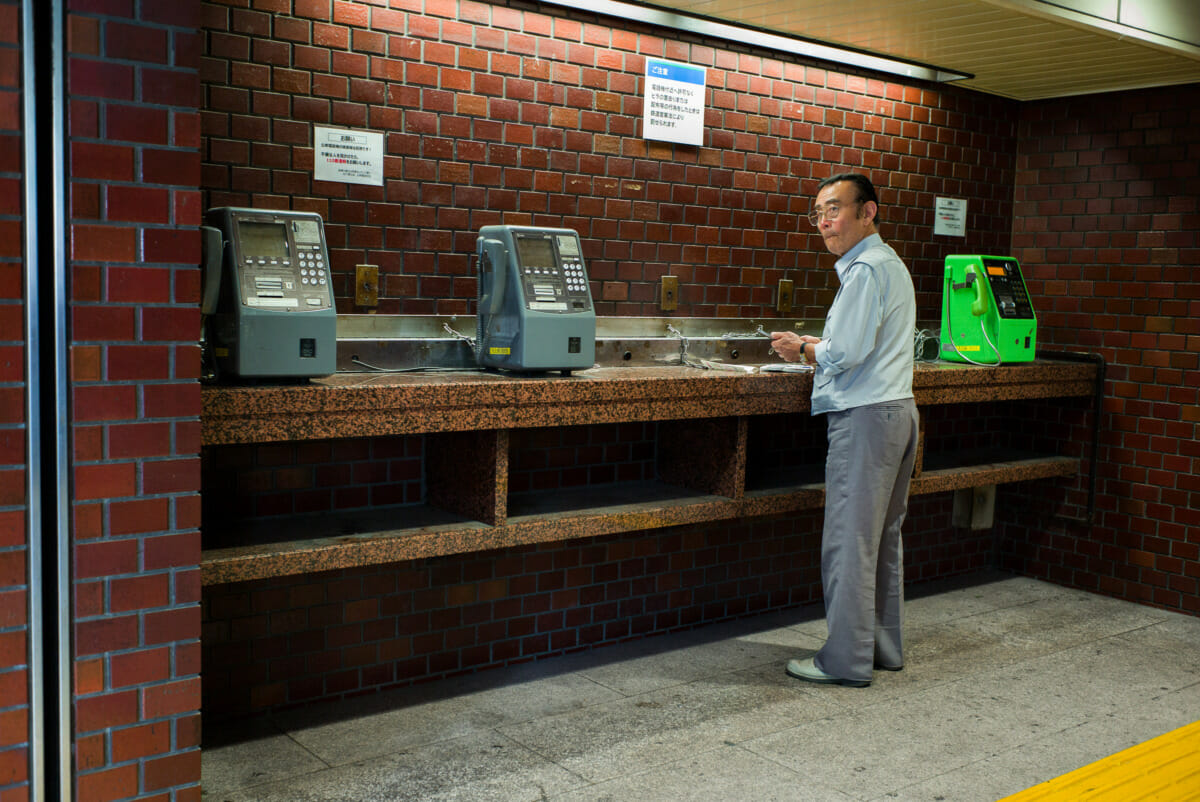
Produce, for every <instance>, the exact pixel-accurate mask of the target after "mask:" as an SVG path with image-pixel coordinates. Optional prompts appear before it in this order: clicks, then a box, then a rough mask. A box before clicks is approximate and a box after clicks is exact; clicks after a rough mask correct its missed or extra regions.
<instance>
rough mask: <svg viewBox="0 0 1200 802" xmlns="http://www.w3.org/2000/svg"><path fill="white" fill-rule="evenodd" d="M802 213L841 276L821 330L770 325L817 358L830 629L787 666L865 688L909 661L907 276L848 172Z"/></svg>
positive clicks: (774, 336) (807, 676)
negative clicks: (903, 529)
mask: <svg viewBox="0 0 1200 802" xmlns="http://www.w3.org/2000/svg"><path fill="white" fill-rule="evenodd" d="M808 219H809V220H810V221H811V222H812V223H813V225H815V226H817V228H818V229H819V230H820V232H821V237H822V238H823V239H824V240H825V247H826V248H828V249H829V252H830V253H832V254H834V255H835V256H837V257H839V258H838V260H837V263H836V264H835V265H834V268H835V269H836V270H837V275H838V279H839V280H840V281H841V286H840V287H839V288H838V291H837V295H836V296H835V297H834V299H833V304H832V305H831V306H830V308H829V313H828V314H827V315H826V317H825V328H824V330H823V331H822V333H821V336H820V337H813V336H810V335H804V336H798V335H796V334H795V333H793V332H772V333H771V340H772V347H773V348H774V350H775V352H776V353H777V354H779V355H780V356H781V357H783V358H784V359H785V360H787V361H789V362H794V361H798V360H799V361H804V362H808V363H812V364H814V365H815V366H816V367H815V372H814V374H813V391H812V414H814V415H819V414H821V413H827V422H828V440H829V451H828V456H827V457H826V461H825V525H824V531H823V532H822V535H821V582H822V585H823V589H824V596H825V619H826V627H827V629H828V633H829V634H828V638H827V639H826V641H825V645H824V646H822V647H821V649H820V650H819V651H818V652H817V653H816V654H815V655H814V656H813V657H811V658H808V659H805V660H791V661H789V662H788V665H787V673H788V674H789V675H791V676H793V677H796V678H798V679H802V680H807V681H809V682H819V683H827V684H840V685H851V686H854V687H865V686H867V685H870V684H871V678H872V676H873V675H872V669H873V668H883V669H888V670H891V671H899V670H900V669H901V668H903V667H904V644H903V639H902V633H901V629H902V624H903V621H902V619H903V609H902V608H903V603H904V565H903V553H902V546H901V541H900V525H901V524H902V523H903V521H904V515H905V513H906V511H907V509H908V488H909V482H910V480H911V478H912V470H913V462H914V460H915V458H916V451H917V407H916V403H915V402H914V401H913V394H912V374H913V332H914V331H915V329H916V316H917V313H916V301H915V297H914V294H913V283H912V277H911V276H910V275H909V273H908V268H907V267H905V265H904V262H902V261H901V260H900V257H899V256H897V255H896V252H895V251H894V250H892V249H891V247H889V246H888V245H886V244H885V243H884V242H883V240H882V239H881V238H880V236H879V224H878V223H879V198H878V197H877V196H876V194H875V187H874V186H872V184H871V181H870V180H869V179H868V178H867V177H866V176H862V175H858V174H854V173H843V174H841V175H835V176H832V177H830V178H827V179H825V180H824V181H822V182H821V183H820V184H819V185H818V187H817V196H816V200H815V202H814V205H813V208H812V212H811V213H810V214H809V216H808Z"/></svg>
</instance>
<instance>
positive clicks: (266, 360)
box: [201, 206, 337, 378]
mask: <svg viewBox="0 0 1200 802" xmlns="http://www.w3.org/2000/svg"><path fill="white" fill-rule="evenodd" d="M205 222H206V223H207V225H206V226H204V227H203V229H202V234H203V243H204V291H203V298H202V303H201V312H202V315H203V317H204V321H205V323H204V326H205V331H204V337H205V348H206V349H207V350H209V351H210V354H209V357H210V360H209V361H210V363H212V364H213V365H214V366H215V369H216V370H217V371H219V372H220V373H221V374H227V375H231V376H238V377H243V378H269V377H280V378H283V377H295V378H305V377H308V378H311V377H314V376H328V375H329V374H331V373H333V372H334V371H335V370H336V357H337V354H336V350H337V311H336V309H335V307H334V302H333V289H332V286H331V284H330V276H329V251H328V249H327V247H326V245H325V229H324V226H323V224H322V221H321V216H320V215H318V214H315V213H313V212H295V211H276V210H265V209H242V208H236V207H230V206H226V207H220V208H216V209H210V210H209V211H208V212H207V214H206V215H205Z"/></svg>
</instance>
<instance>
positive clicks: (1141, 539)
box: [1004, 84, 1200, 614]
mask: <svg viewBox="0 0 1200 802" xmlns="http://www.w3.org/2000/svg"><path fill="white" fill-rule="evenodd" d="M1017 166H1018V173H1017V182H1016V204H1015V212H1016V215H1015V223H1014V237H1013V247H1014V251H1013V252H1014V254H1015V255H1016V256H1017V258H1018V259H1020V260H1021V263H1022V265H1023V267H1024V268H1025V271H1026V278H1027V280H1028V283H1029V291H1030V294H1031V295H1032V296H1033V297H1034V299H1035V304H1036V306H1037V308H1038V311H1039V316H1040V319H1039V328H1040V332H1039V333H1040V339H1041V342H1042V343H1043V344H1046V345H1048V346H1052V347H1056V348H1068V349H1077V350H1086V351H1096V352H1099V353H1100V354H1102V355H1103V356H1104V357H1105V359H1106V360H1107V362H1108V381H1107V383H1106V386H1105V402H1104V412H1103V415H1102V421H1101V424H1102V425H1101V432H1102V435H1101V441H1100V448H1099V456H1100V472H1099V481H1098V486H1097V502H1096V506H1097V509H1098V514H1097V517H1096V521H1095V525H1094V526H1092V527H1088V528H1084V527H1081V526H1078V525H1069V524H1062V525H1058V526H1052V527H1050V528H1045V526H1044V522H1043V520H1042V519H1041V518H1040V517H1039V518H1022V519H1021V520H1020V522H1019V523H1018V524H1017V525H1014V526H1011V527H1008V528H1006V530H1005V532H1004V534H1005V539H1004V542H1005V543H1006V544H1010V545H1009V547H1008V549H1007V554H1006V564H1008V565H1010V566H1011V567H1013V568H1014V569H1016V570H1019V571H1021V572H1023V573H1027V574H1030V575H1032V576H1036V577H1042V578H1047V579H1051V580H1053V581H1055V582H1059V583H1062V584H1066V585H1073V586H1076V587H1081V588H1085V589H1087V590H1093V591H1099V592H1102V593H1107V594H1111V595H1113V596H1117V597H1120V598H1124V599H1132V600H1136V601H1141V602H1145V603H1149V604H1153V605H1156V606H1161V607H1165V608H1168V609H1173V610H1183V611H1186V612H1190V613H1193V614H1196V613H1200V479H1198V478H1197V477H1198V476H1200V445H1198V443H1200V437H1198V435H1200V432H1198V431H1197V427H1198V426H1200V371H1198V370H1197V367H1200V364H1198V363H1200V356H1198V354H1200V84H1192V85H1190V86H1184V87H1172V88H1167V89H1156V90H1144V91H1140V92H1128V93H1118V94H1108V95H1098V96H1090V97H1084V98H1076V99H1071V100H1066V101H1046V102H1038V103H1029V104H1025V105H1024V106H1023V107H1022V108H1021V115H1020V152H1019V156H1018V165H1017ZM1084 453H1085V454H1086V451H1084ZM1077 500H1078V499H1076V501H1077ZM1055 503H1056V501H1055V499H1054V498H1053V497H1043V498H1041V499H1040V504H1039V505H1038V506H1037V507H1036V509H1037V510H1038V511H1039V512H1043V511H1045V510H1046V509H1052V508H1053V506H1054V505H1055Z"/></svg>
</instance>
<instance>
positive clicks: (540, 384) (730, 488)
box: [201, 360, 1097, 585]
mask: <svg viewBox="0 0 1200 802" xmlns="http://www.w3.org/2000/svg"><path fill="white" fill-rule="evenodd" d="M1096 375H1097V367H1096V366H1095V365H1093V364H1089V363H1086V362H1083V363H1080V362H1073V361H1057V360H1039V361H1037V362H1033V363H1027V364H1021V365H1007V366H1003V367H999V368H985V367H976V366H969V365H953V364H948V363H932V364H920V365H918V367H917V368H916V372H915V374H914V393H915V395H916V398H917V402H918V405H921V406H930V405H941V404H971V403H983V402H990V401H1001V400H1016V399H1044V398H1069V397H1078V396H1090V395H1091V394H1092V393H1093V392H1094V383H1095V380H1096ZM811 391H812V374H811V372H802V373H752V374H750V373H740V372H732V371H726V370H701V369H697V368H691V367H684V366H672V367H658V368H593V369H592V370H587V371H581V372H578V373H576V374H574V375H571V376H561V375H558V374H548V375H542V376H519V375H505V374H496V373H481V372H468V371H464V372H461V373H432V374H428V373H426V374H393V375H377V374H338V375H335V376H330V377H328V378H324V379H320V380H315V381H312V382H308V383H304V384H294V385H262V386H232V387H231V386H220V387H206V388H204V390H203V399H204V407H203V409H204V412H203V419H202V430H203V438H204V443H205V445H206V446H208V447H220V446H221V445H223V444H241V443H267V442H278V441H292V440H314V439H326V438H347V437H366V436H375V435H391V434H425V435H427V436H428V437H430V438H432V439H431V441H430V444H429V446H427V448H426V457H425V473H426V485H427V488H428V489H427V499H426V503H424V504H421V505H414V506H405V507H393V508H388V509H382V510H371V511H359V512H349V513H345V514H339V515H333V516H330V515H324V516H314V517H309V518H303V519H295V518H292V519H285V520H265V521H247V522H245V525H244V526H242V527H240V528H239V531H237V532H232V533H224V540H223V541H222V542H221V544H220V546H219V547H215V548H207V547H206V550H205V552H204V556H203V559H202V565H201V581H202V583H203V584H205V585H214V584H223V583H228V582H240V581H246V580H253V579H261V578H265V577H272V576H282V575H296V574H305V573H312V572H318V571H325V570H332V569H340V568H347V567H352V566H361V565H373V564H382V563H389V562H397V561H402V560H411V559H420V558H424V557H431V556H439V555H448V554H460V553H469V552H474V551H481V550H486V549H496V548H504V547H509V546H517V545H526V544H531V543H541V542H550V541H561V540H568V539H573V538H582V537H594V536H598V535H604V534H612V533H616V532H631V531H640V530H645V529H655V528H659V527H665V526H675V525H680V524H695V523H703V522H706V521H719V520H734V519H742V518H753V517H758V516H766V515H777V514H785V513H794V512H797V511H801V510H807V509H816V508H819V507H820V506H821V505H822V504H823V503H824V487H823V485H822V484H820V483H813V482H812V481H811V479H807V478H797V477H792V478H785V479H782V480H780V481H779V482H777V483H776V484H777V486H773V487H765V488H764V487H758V486H755V487H747V482H746V463H747V452H748V447H747V430H748V424H747V421H748V418H749V416H755V415H772V414H780V413H807V412H808V410H809V400H810V395H811ZM622 421H660V422H661V423H660V425H659V446H658V473H659V476H658V478H657V479H656V480H655V481H652V482H640V483H633V484H618V485H613V486H602V487H587V488H585V489H583V490H581V491H573V492H567V491H559V492H556V493H554V494H537V495H533V496H525V497H521V496H512V497H510V495H509V493H508V436H509V431H510V430H512V429H519V428H524V427H555V426H575V425H587V424H598V423H612V422H622ZM461 454H471V455H472V456H473V459H472V460H468V461H466V464H467V465H468V466H469V470H465V469H464V462H463V460H461V459H459V458H458V455H461ZM955 456H956V457H962V458H961V459H957V460H956V461H954V462H953V463H952V464H933V463H932V462H931V464H928V465H926V466H924V468H923V469H922V470H921V471H919V472H918V473H917V475H916V477H915V479H914V482H913V488H912V492H913V493H914V494H918V495H919V494H923V493H936V492H944V491H948V490H956V489H959V488H965V487H978V486H982V485H987V484H999V483H1004V482H1016V481H1025V480H1030V479H1044V478H1051V477H1062V476H1071V475H1073V474H1075V473H1076V472H1077V471H1078V469H1079V460H1078V459H1075V458H1071V457H1065V456H1060V455H1053V454H1050V455H1046V454H1042V455H1027V454H1019V453H1005V452H999V451H989V452H985V453H977V454H969V455H955ZM810 467H811V466H810Z"/></svg>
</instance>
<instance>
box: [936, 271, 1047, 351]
mask: <svg viewBox="0 0 1200 802" xmlns="http://www.w3.org/2000/svg"><path fill="white" fill-rule="evenodd" d="M941 342H942V345H941V356H942V359H946V360H949V361H951V362H970V363H971V364H974V365H998V364H1001V363H1004V362H1031V361H1033V358H1034V355H1035V352H1036V350H1037V318H1036V317H1035V315H1034V312H1033V304H1032V303H1030V300H1029V290H1028V289H1027V288H1026V287H1025V279H1024V278H1022V276H1021V266H1020V265H1019V264H1018V263H1017V260H1016V259H1013V258H1012V257H1009V256H961V255H953V256H947V257H946V262H945V270H944V274H943V282H942V331H941Z"/></svg>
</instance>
